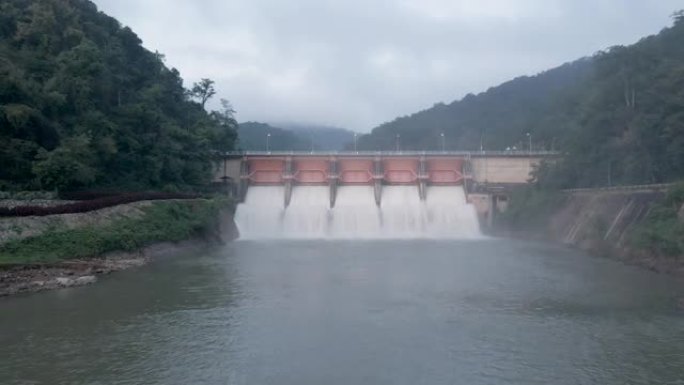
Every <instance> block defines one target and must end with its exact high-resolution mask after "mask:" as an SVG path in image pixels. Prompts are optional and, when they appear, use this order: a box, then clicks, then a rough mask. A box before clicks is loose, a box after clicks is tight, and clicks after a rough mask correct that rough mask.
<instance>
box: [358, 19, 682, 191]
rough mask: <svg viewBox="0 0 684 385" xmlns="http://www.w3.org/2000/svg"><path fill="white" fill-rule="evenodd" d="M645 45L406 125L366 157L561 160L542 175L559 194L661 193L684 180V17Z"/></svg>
mask: <svg viewBox="0 0 684 385" xmlns="http://www.w3.org/2000/svg"><path fill="white" fill-rule="evenodd" d="M673 18H674V24H673V26H672V27H670V28H666V29H664V30H663V31H661V32H660V33H659V34H657V35H655V36H650V37H647V38H644V39H642V40H641V41H639V42H638V43H636V44H634V45H631V46H627V47H623V46H617V47H612V48H609V49H607V50H605V51H603V52H599V53H597V54H596V55H594V56H593V57H591V58H585V59H581V60H578V61H576V62H573V63H570V64H566V65H564V66H561V67H559V68H556V69H552V70H550V71H547V72H544V73H541V74H539V75H537V76H533V77H522V78H518V79H515V80H512V81H510V82H507V83H504V84H502V85H501V86H498V87H494V88H491V89H489V90H488V91H487V92H484V93H482V94H479V95H476V96H475V95H468V96H466V97H465V98H464V99H462V100H460V101H456V102H453V103H451V104H448V105H445V104H437V105H435V106H434V107H432V108H431V109H428V110H426V111H422V112H419V113H417V114H414V115H411V116H409V117H403V118H399V119H396V120H395V121H393V122H389V123H386V124H383V125H381V126H379V127H377V128H375V129H374V130H373V131H372V133H371V134H369V135H367V136H364V137H362V138H361V139H360V141H359V147H360V148H363V149H371V150H374V149H385V150H389V149H393V148H394V146H395V138H396V135H397V134H398V135H400V142H401V147H402V148H403V149H417V150H430V149H433V150H434V149H438V148H439V146H440V134H441V133H442V132H443V133H445V137H446V142H447V147H448V148H450V149H463V150H477V149H479V148H480V144H482V146H483V148H484V149H485V150H503V149H506V148H507V147H517V148H518V149H528V148H529V144H528V143H529V142H528V137H527V136H526V134H527V133H530V134H531V139H532V144H533V148H534V149H546V150H551V149H554V150H560V151H562V152H563V153H565V155H566V156H565V157H564V158H563V160H562V161H560V162H556V163H554V164H551V165H546V166H545V167H542V169H541V170H539V172H538V175H537V176H538V179H539V182H540V184H541V185H542V186H544V187H550V188H569V187H592V186H606V185H620V184H641V183H659V182H667V181H672V180H677V179H679V178H682V177H684V12H677V13H675V14H674V16H673Z"/></svg>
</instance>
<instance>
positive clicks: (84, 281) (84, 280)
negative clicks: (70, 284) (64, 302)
mask: <svg viewBox="0 0 684 385" xmlns="http://www.w3.org/2000/svg"><path fill="white" fill-rule="evenodd" d="M95 281H97V278H96V277H95V276H94V275H84V276H82V277H78V278H76V279H75V280H74V284H75V285H90V284H91V283H95Z"/></svg>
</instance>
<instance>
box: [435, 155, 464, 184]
mask: <svg viewBox="0 0 684 385" xmlns="http://www.w3.org/2000/svg"><path fill="white" fill-rule="evenodd" d="M426 162H427V173H428V181H429V183H430V184H437V185H439V184H461V183H463V173H462V170H463V159H462V158H450V157H442V158H428V159H426Z"/></svg>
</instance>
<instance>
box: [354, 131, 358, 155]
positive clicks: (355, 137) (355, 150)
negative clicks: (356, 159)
mask: <svg viewBox="0 0 684 385" xmlns="http://www.w3.org/2000/svg"><path fill="white" fill-rule="evenodd" d="M357 136H358V135H357V134H356V132H355V133H354V152H355V153H357V154H358V153H359V151H358V150H357V149H356V139H357Z"/></svg>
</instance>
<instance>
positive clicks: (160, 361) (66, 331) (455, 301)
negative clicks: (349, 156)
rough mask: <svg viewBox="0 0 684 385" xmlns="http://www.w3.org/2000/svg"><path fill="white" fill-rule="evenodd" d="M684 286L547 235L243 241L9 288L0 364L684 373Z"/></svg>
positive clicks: (552, 378)
mask: <svg viewBox="0 0 684 385" xmlns="http://www.w3.org/2000/svg"><path fill="white" fill-rule="evenodd" d="M682 297H684V285H682V283H681V282H678V281H676V280H674V279H672V278H670V277H667V276H662V275H656V274H654V273H651V272H647V271H643V270H638V269H636V268H632V267H628V266H623V265H621V264H619V263H617V262H614V261H610V260H605V259H599V258H591V257H588V256H585V255H582V254H580V253H577V252H574V251H570V250H567V249H563V248H559V247H556V246H550V245H543V244H537V243H527V242H516V241H505V240H477V241H420V240H414V241H334V242H322V241H279V242H275V241H274V242H262V241H237V242H234V243H231V244H229V245H227V246H226V247H225V248H222V249H212V250H207V251H206V252H202V253H196V254H193V255H185V256H178V257H168V258H161V259H158V260H156V261H154V262H153V263H151V264H149V265H147V266H145V267H143V268H140V269H137V270H133V271H126V272H121V273H117V274H113V275H111V276H108V277H104V278H103V279H101V282H99V283H97V284H96V285H93V286H89V287H79V288H72V289H64V290H58V291H53V292H47V293H39V294H33V295H26V296H17V297H12V298H4V299H0V353H1V354H0V356H1V359H0V382H1V383H2V384H7V385H9V384H179V385H180V384H183V385H185V384H279V385H286V384H293V385H295V384H296V385H302V384H341V385H348V384H410V385H416V384H468V385H478V384H549V383H552V384H601V385H610V384H620V385H622V384H667V383H682V381H684V311H683V310H682V309H681V308H680V307H679V306H678V303H679V301H680V298H682ZM677 381H679V382H677Z"/></svg>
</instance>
